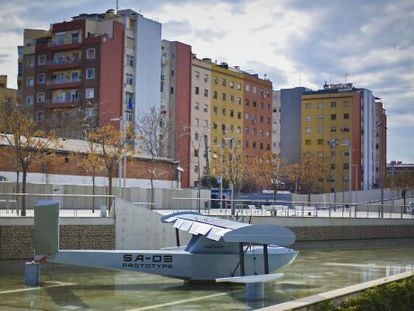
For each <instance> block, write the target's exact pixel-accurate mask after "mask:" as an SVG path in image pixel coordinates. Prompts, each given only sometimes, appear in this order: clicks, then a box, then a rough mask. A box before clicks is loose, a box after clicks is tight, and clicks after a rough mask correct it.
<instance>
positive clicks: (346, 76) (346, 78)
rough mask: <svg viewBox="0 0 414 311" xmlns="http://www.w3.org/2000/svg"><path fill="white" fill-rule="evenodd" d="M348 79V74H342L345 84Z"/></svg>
mask: <svg viewBox="0 0 414 311" xmlns="http://www.w3.org/2000/svg"><path fill="white" fill-rule="evenodd" d="M348 77H349V73H347V72H345V74H344V78H345V83H347V80H348Z"/></svg>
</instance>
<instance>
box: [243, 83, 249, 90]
mask: <svg viewBox="0 0 414 311" xmlns="http://www.w3.org/2000/svg"><path fill="white" fill-rule="evenodd" d="M244 89H245V90H246V92H249V91H250V86H249V85H248V84H246V85H245V86H244Z"/></svg>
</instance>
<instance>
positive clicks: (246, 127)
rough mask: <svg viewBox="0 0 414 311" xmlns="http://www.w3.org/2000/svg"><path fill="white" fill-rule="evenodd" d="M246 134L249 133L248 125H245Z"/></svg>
mask: <svg viewBox="0 0 414 311" xmlns="http://www.w3.org/2000/svg"><path fill="white" fill-rule="evenodd" d="M244 134H246V135H247V134H249V127H248V126H245V127H244Z"/></svg>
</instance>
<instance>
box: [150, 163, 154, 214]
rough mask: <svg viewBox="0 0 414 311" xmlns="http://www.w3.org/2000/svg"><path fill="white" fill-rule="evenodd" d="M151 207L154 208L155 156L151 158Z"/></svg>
mask: <svg viewBox="0 0 414 311" xmlns="http://www.w3.org/2000/svg"><path fill="white" fill-rule="evenodd" d="M150 177H151V209H154V207H155V206H154V205H155V204H154V201H155V200H154V158H152V159H151V174H150Z"/></svg>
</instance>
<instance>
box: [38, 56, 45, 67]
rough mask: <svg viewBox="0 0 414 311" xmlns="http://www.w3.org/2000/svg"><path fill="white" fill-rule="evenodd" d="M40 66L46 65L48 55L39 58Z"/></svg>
mask: <svg viewBox="0 0 414 311" xmlns="http://www.w3.org/2000/svg"><path fill="white" fill-rule="evenodd" d="M37 64H38V65H46V55H44V54H42V55H39V56H38V57H37Z"/></svg>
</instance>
